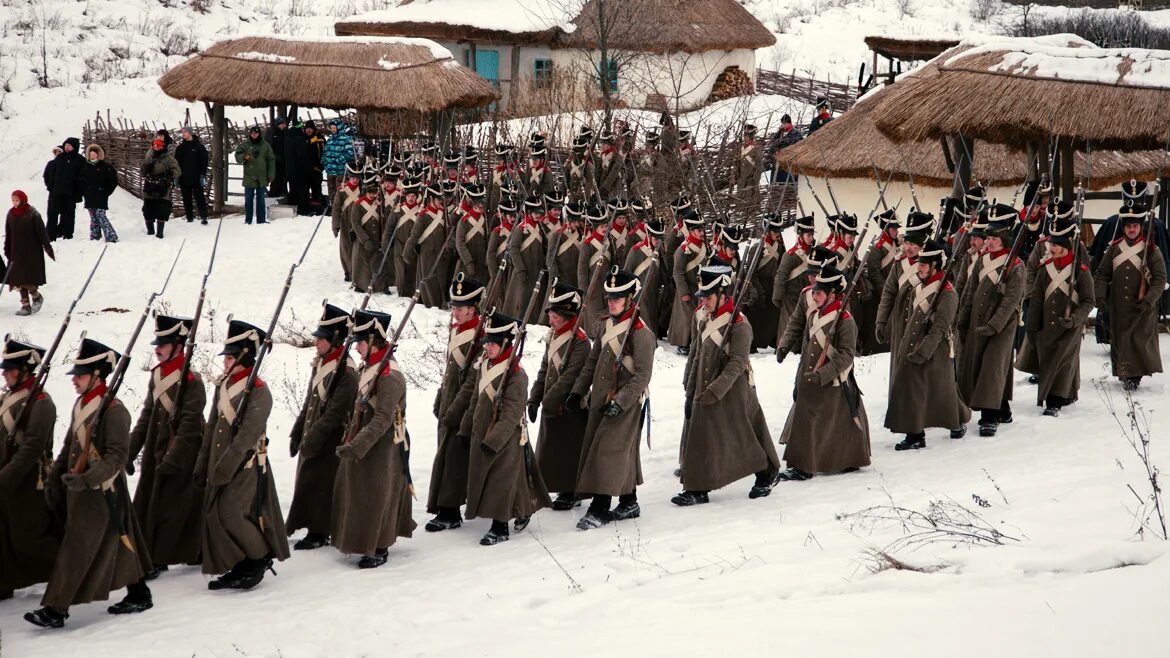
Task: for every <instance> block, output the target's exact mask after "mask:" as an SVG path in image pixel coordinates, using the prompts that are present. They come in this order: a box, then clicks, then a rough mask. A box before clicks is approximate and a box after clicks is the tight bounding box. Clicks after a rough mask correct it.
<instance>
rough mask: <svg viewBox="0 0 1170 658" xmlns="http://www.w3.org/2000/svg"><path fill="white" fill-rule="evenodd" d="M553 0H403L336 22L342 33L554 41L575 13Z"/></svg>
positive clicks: (529, 42)
mask: <svg viewBox="0 0 1170 658" xmlns="http://www.w3.org/2000/svg"><path fill="white" fill-rule="evenodd" d="M564 11H565V10H564V8H562V7H560V6H559V5H557V4H555V3H554V2H553V0H398V2H397V3H396V4H394V5H393V6H392V7H390V8H388V9H381V10H378V11H372V12H368V13H365V14H359V15H357V16H352V17H350V18H347V19H345V20H342V21H338V22H337V23H334V25H333V31H334V33H336V34H337V35H338V36H385V37H422V38H425V39H435V40H437V41H463V40H468V41H476V42H481V43H482V42H489V43H500V44H511V45H532V44H549V43H552V42H553V40H554V39H555V38H556V36H557V34H559V33H560V30H561V28H563V27H568V26H569V19H570V18H572V16H566V15H564Z"/></svg>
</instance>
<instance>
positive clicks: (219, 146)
mask: <svg viewBox="0 0 1170 658" xmlns="http://www.w3.org/2000/svg"><path fill="white" fill-rule="evenodd" d="M211 135H212V137H211V163H212V164H211V189H212V191H213V193H214V195H215V203H214V206H213V207H214V209H215V212H216V214H223V207H224V202H225V201H226V200H227V199H226V197H227V120H226V119H225V117H224V108H223V104H222V103H218V104H215V105H213V106H212V109H211Z"/></svg>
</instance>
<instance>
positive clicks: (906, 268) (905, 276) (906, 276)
mask: <svg viewBox="0 0 1170 658" xmlns="http://www.w3.org/2000/svg"><path fill="white" fill-rule="evenodd" d="M900 263H901V267H902V270H901V271H900V272H898V289H899V290H900V289H901V288H902V286H904V285H907V284H908V283H910V281H911V279H913V278H914V277H915V276H917V275H918V268H917V267H915V266H914V265H911V264H910V259H909V258H904V259H902V260H901V261H900Z"/></svg>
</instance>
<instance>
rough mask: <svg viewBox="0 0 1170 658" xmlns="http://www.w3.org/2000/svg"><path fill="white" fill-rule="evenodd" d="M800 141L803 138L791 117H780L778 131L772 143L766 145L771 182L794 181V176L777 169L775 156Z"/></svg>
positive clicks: (786, 115)
mask: <svg viewBox="0 0 1170 658" xmlns="http://www.w3.org/2000/svg"><path fill="white" fill-rule="evenodd" d="M802 139H804V136H803V135H801V134H800V130H799V129H798V128H797V127H796V126H795V125H793V124H792V116H791V115H788V114H785V115H784V116H782V117H780V129H779V130H777V131H776V134H775V135H773V136H772V141H771V143H770V144H769V145H768V161H767V166H768V168H769V170H770V171H771V172H772V176H771V179H770V180H771V181H772V182H775V183H787V182H788V181H790V180H792V181H795V180H796V176H795V175H794V174H790V173H788V172H787V171H784V170H783V169H780V168H779V164H777V162H776V154H777V153H779V152H780V151H781V150H783V149H786V148H788V147H789V146H792V145H793V144H796V143H797V142H799V141H800V140H802Z"/></svg>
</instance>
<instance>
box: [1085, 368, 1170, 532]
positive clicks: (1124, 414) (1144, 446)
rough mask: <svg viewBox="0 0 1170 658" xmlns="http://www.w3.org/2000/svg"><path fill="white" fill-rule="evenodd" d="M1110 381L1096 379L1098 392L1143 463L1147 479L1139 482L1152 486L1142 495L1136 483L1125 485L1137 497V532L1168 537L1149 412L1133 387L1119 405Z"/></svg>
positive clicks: (1135, 511)
mask: <svg viewBox="0 0 1170 658" xmlns="http://www.w3.org/2000/svg"><path fill="white" fill-rule="evenodd" d="M1111 384H1112V382H1110V381H1108V380H1106V379H1104V378H1098V379H1095V380H1093V385H1094V386H1096V387H1097V393H1098V395H1100V396H1101V400H1102V401H1103V402H1105V408H1106V409H1108V410H1109V413H1110V414H1111V415H1112V416H1113V419H1114V420H1115V421H1117V426H1118V427H1120V428H1121V435H1122V436H1123V437H1124V438H1125V441H1126V443H1128V444H1129V445H1130V447H1131V448H1133V451H1134V453H1135V454H1136V455H1137V457H1138V460H1139V461H1141V463H1142V467H1143V469H1144V473H1143V475H1144V476H1145V482H1144V483H1143V484H1142V485H1140V486H1141V487H1142V488H1146V487H1148V488H1149V493H1146V494H1145V495H1144V496H1143V495H1141V494H1139V493H1138V492H1137V490H1136V489H1134V488H1133V485H1131V484H1127V485H1126V487H1128V488H1129V490H1130V492H1131V493H1133V495H1134V498H1137V500H1138V507H1137V508H1136V509H1133V510H1130V511H1131V513H1132V514H1133V517H1134V519H1135V520H1136V521H1137V523H1138V529H1137V534H1138V535H1139V536H1144V535H1145V533H1146V532H1149V533H1150V534H1152V535H1154V536H1155V537H1158V538H1159V539H1162V540H1166V539H1167V533H1166V508H1165V507H1163V506H1162V485H1161V484H1160V483H1159V482H1158V476H1159V472H1158V467H1157V466H1155V465H1154V463H1153V461H1152V460H1151V457H1150V413H1149V411H1147V410H1146V408H1145V406H1144V405H1142V403H1140V402H1138V401H1137V400H1135V399H1134V397H1133V393H1132V392H1130V391H1126V392H1125V397H1124V398H1123V406H1120V407H1119V406H1118V405H1117V403H1116V400H1115V399H1114V397H1113V393H1112V392H1111V389H1110V386H1111ZM1118 464H1119V465H1120V464H1121V462H1120V461H1119V462H1118Z"/></svg>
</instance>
